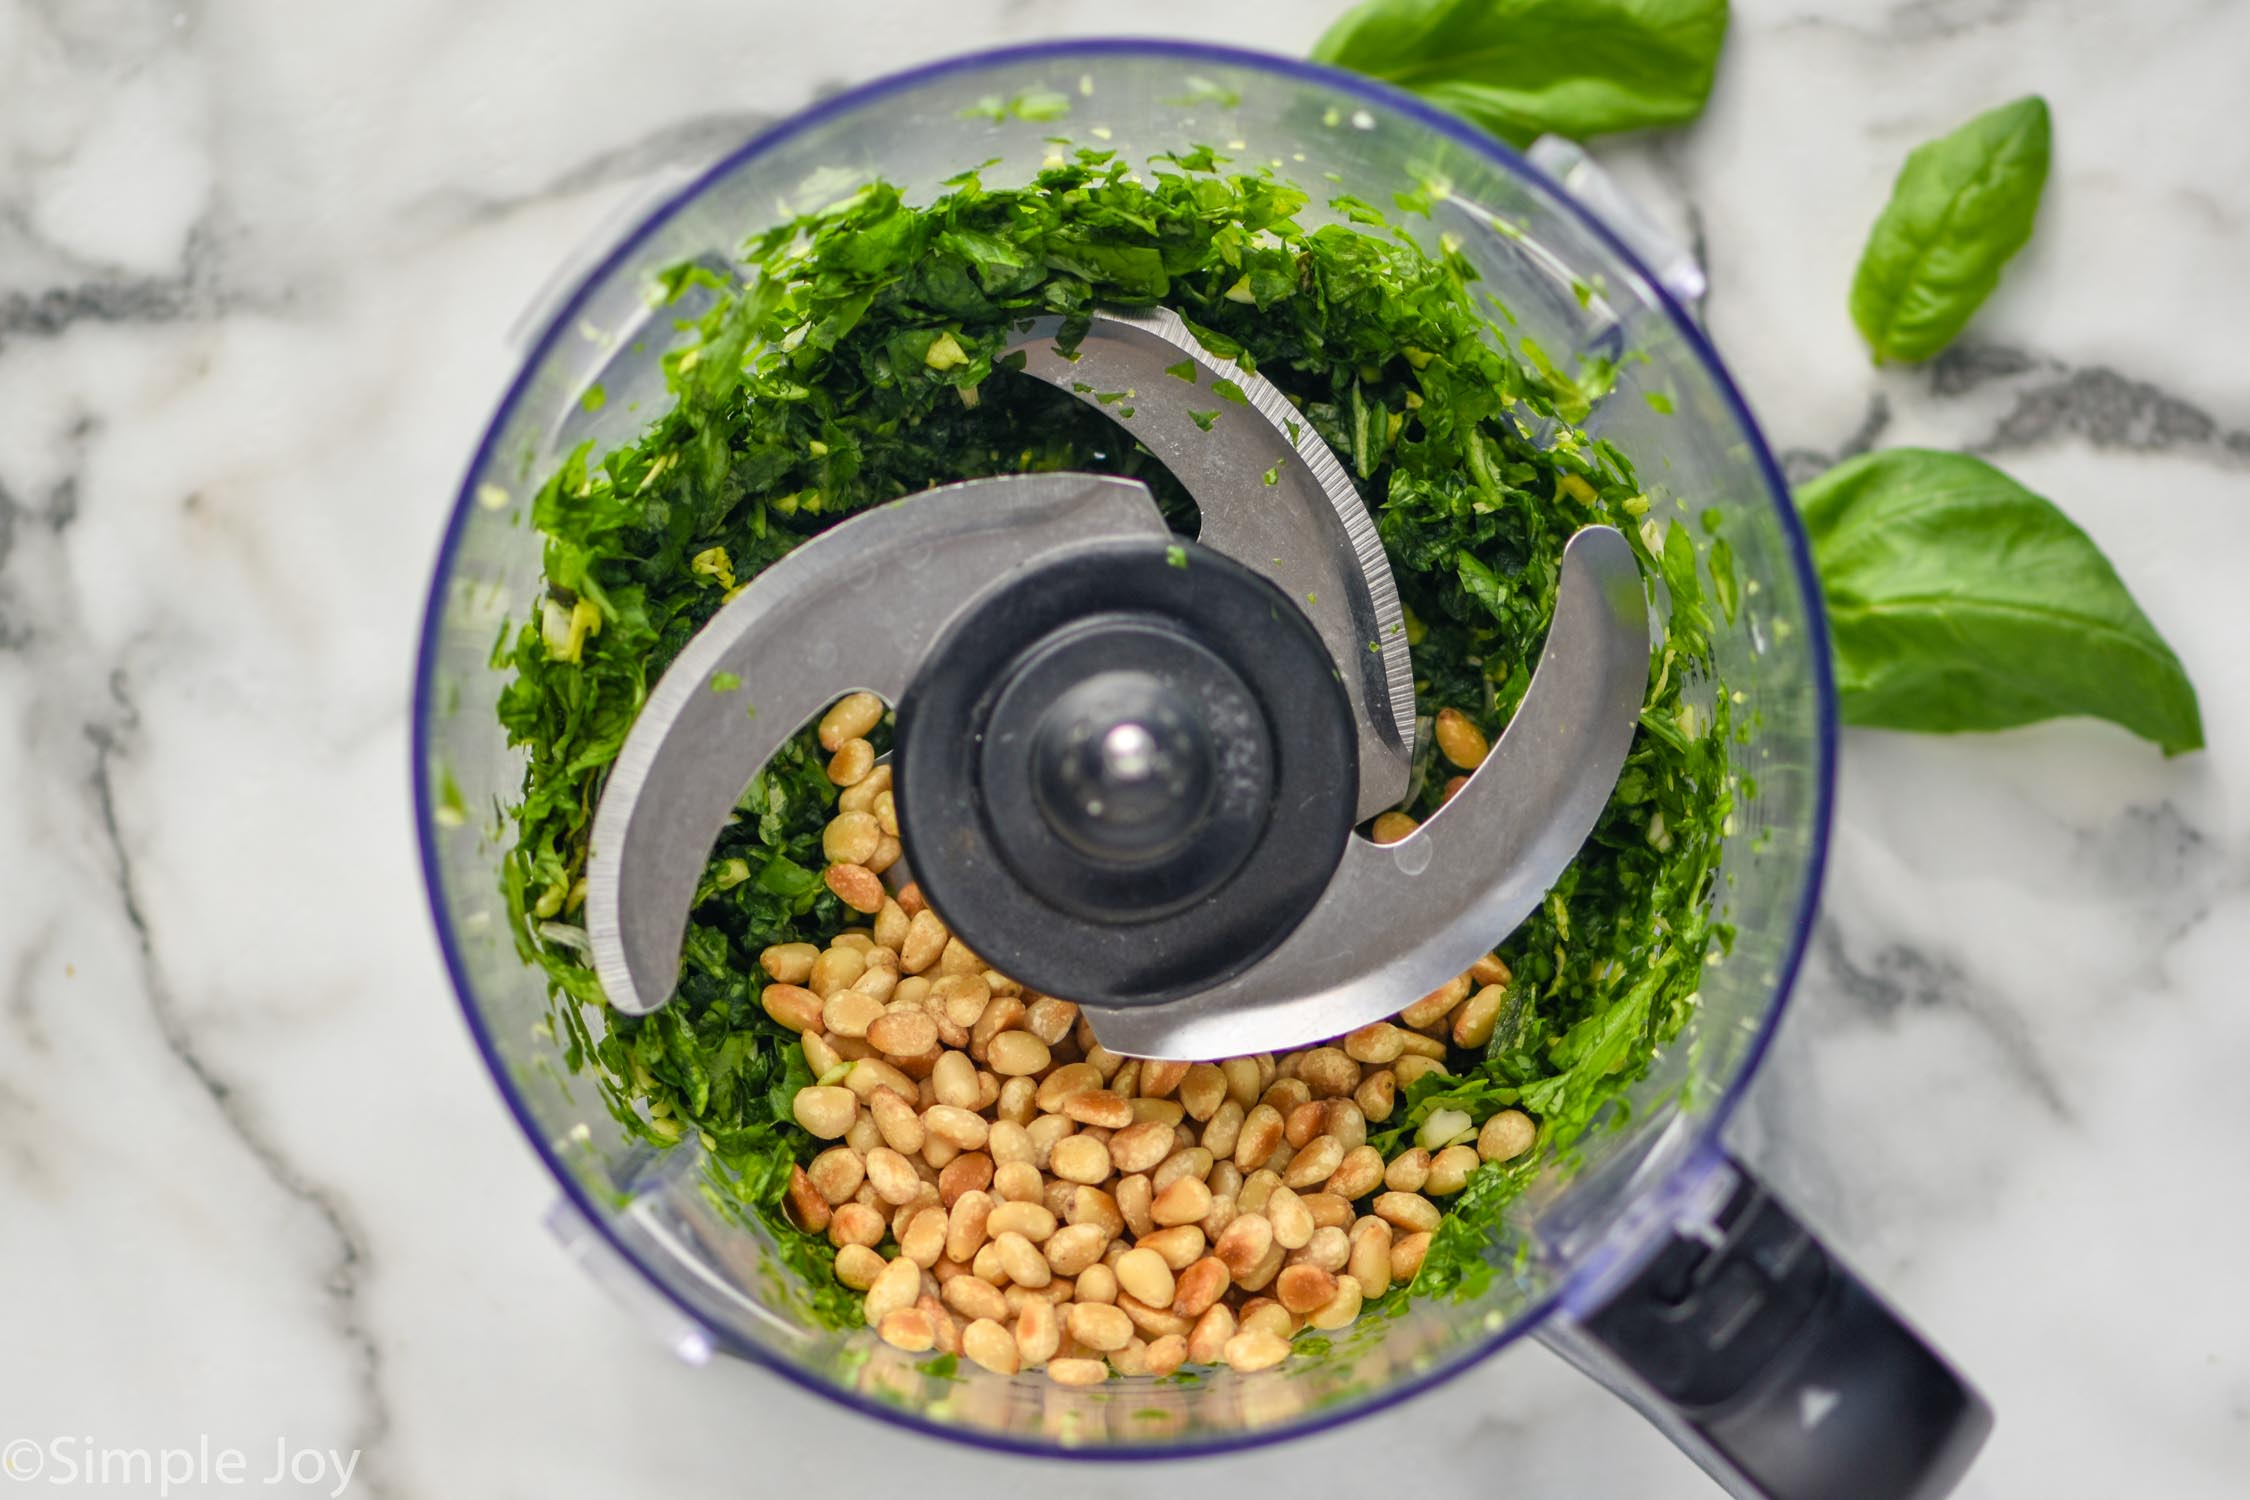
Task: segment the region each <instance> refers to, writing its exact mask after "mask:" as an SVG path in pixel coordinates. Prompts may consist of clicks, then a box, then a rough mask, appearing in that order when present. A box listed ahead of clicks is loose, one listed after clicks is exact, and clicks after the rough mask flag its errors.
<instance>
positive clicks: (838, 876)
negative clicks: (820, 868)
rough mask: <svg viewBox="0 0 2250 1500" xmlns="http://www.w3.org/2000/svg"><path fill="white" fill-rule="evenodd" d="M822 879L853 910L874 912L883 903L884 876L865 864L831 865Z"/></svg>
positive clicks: (837, 897) (822, 875) (838, 898)
mask: <svg viewBox="0 0 2250 1500" xmlns="http://www.w3.org/2000/svg"><path fill="white" fill-rule="evenodd" d="M821 879H822V880H825V881H826V882H827V883H828V889H830V890H831V891H834V892H835V893H836V899H837V900H839V901H841V902H843V903H844V904H845V905H846V906H848V907H850V908H851V909H852V910H853V911H865V912H872V911H876V910H878V909H880V908H881V906H882V904H883V877H882V876H880V875H877V874H876V873H875V872H874V871H873V870H870V869H868V868H867V866H865V865H830V866H829V867H828V868H827V870H825V871H824V872H822V874H821Z"/></svg>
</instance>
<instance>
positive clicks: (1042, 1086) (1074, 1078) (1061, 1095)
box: [1035, 1062, 1102, 1115]
mask: <svg viewBox="0 0 2250 1500" xmlns="http://www.w3.org/2000/svg"><path fill="white" fill-rule="evenodd" d="M1101 1086H1102V1074H1101V1069H1099V1068H1097V1067H1095V1066H1094V1065H1093V1064H1092V1063H1089V1062H1074V1063H1064V1064H1063V1065H1062V1066H1061V1067H1059V1068H1057V1069H1055V1070H1054V1071H1053V1072H1052V1073H1049V1074H1048V1075H1047V1076H1046V1077H1045V1078H1042V1079H1040V1080H1039V1092H1038V1094H1037V1095H1036V1096H1035V1097H1036V1098H1037V1099H1038V1101H1039V1107H1040V1108H1041V1109H1043V1110H1045V1111H1046V1112H1047V1113H1048V1114H1051V1115H1059V1114H1061V1113H1062V1112H1063V1106H1064V1105H1066V1104H1068V1103H1069V1102H1070V1100H1071V1099H1072V1098H1073V1097H1075V1096H1076V1095H1079V1094H1083V1093H1086V1092H1088V1091H1089V1090H1092V1089H1098V1088H1100V1087H1101Z"/></svg>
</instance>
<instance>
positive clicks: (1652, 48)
mask: <svg viewBox="0 0 2250 1500" xmlns="http://www.w3.org/2000/svg"><path fill="white" fill-rule="evenodd" d="M1726 34H1727V0H1366V3H1364V4H1362V5H1359V6H1358V7H1356V8H1354V9H1352V10H1350V11H1348V12H1346V13H1345V14H1344V16H1343V17H1342V18H1341V19H1339V20H1338V21H1337V22H1336V24H1335V25H1333V26H1331V27H1329V28H1328V30H1327V32H1326V33H1325V34H1323V35H1322V37H1321V38H1320V40H1319V41H1318V42H1316V43H1314V44H1313V52H1312V55H1313V60H1314V61H1315V62H1324V63H1333V64H1334V65H1336V66H1337V67H1340V68H1350V69H1352V70H1353V71H1355V72H1359V73H1366V74H1368V75H1370V76H1372V77H1375V78H1380V79H1382V80H1383V81H1385V82H1386V83H1395V84H1397V85H1398V86H1399V87H1400V88H1403V89H1408V90H1411V91H1412V92H1414V93H1417V94H1420V95H1421V96H1422V97H1423V98H1425V99H1427V100H1429V101H1430V102H1431V103H1432V104H1436V105H1439V106H1441V107H1443V108H1445V109H1450V110H1452V111H1453V112H1454V113H1455V114H1458V115H1464V116H1466V117H1468V118H1469V119H1471V120H1473V121H1475V122H1476V123H1477V124H1479V125H1481V126H1483V127H1484V128H1485V129H1487V130H1489V131H1491V132H1492V133H1493V134H1494V135H1497V136H1499V137H1500V138H1502V139H1503V140H1507V141H1513V142H1514V143H1515V144H1517V145H1519V146H1520V145H1523V144H1524V143H1525V142H1527V141H1529V140H1531V139H1532V138H1533V137H1534V136H1538V135H1541V134H1544V133H1547V132H1550V131H1551V132H1553V133H1554V134H1556V135H1567V136H1571V137H1573V138H1575V139H1578V140H1584V139H1586V138H1587V137H1589V136H1596V135H1602V134H1606V133H1608V132H1611V131H1618V130H1640V129H1644V128H1646V127H1648V126H1652V125H1677V124H1679V123H1681V122H1682V121H1686V120H1692V119H1694V118H1695V117H1696V116H1697V115H1699V114H1701V113H1702V112H1703V102H1704V100H1705V99H1706V98H1708V97H1709V96H1710V93H1711V75H1712V73H1713V71H1714V70H1715V69H1716V67H1717V66H1718V60H1719V46H1720V43H1722V42H1723V41H1725V39H1726Z"/></svg>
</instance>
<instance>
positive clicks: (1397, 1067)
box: [1391, 1054, 1449, 1089]
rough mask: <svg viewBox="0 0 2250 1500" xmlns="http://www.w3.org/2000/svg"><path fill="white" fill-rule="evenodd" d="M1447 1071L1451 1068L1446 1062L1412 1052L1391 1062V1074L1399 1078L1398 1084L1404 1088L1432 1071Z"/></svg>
mask: <svg viewBox="0 0 2250 1500" xmlns="http://www.w3.org/2000/svg"><path fill="white" fill-rule="evenodd" d="M1447 1071H1449V1070H1448V1069H1447V1068H1446V1066H1445V1064H1444V1063H1441V1062H1439V1061H1438V1060H1437V1059H1436V1058H1434V1057H1415V1056H1413V1055H1411V1054H1409V1055H1407V1056H1405V1057H1402V1058H1400V1059H1399V1060H1398V1061H1397V1062H1395V1063H1392V1064H1391V1075H1392V1076H1393V1077H1394V1078H1396V1079H1397V1080H1398V1086H1399V1087H1400V1088H1402V1089H1403V1088H1405V1087H1407V1086H1408V1085H1409V1084H1412V1083H1414V1082H1416V1081H1417V1080H1419V1079H1422V1078H1426V1077H1428V1076H1429V1075H1430V1074H1432V1073H1438V1074H1443V1073H1446V1072H1447Z"/></svg>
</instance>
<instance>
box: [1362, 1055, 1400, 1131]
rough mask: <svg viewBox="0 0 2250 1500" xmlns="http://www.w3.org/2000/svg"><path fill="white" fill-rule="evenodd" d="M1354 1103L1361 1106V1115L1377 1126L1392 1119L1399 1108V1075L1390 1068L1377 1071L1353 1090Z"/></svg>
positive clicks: (1363, 1079)
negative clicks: (1392, 1113) (1393, 1112)
mask: <svg viewBox="0 0 2250 1500" xmlns="http://www.w3.org/2000/svg"><path fill="white" fill-rule="evenodd" d="M1352 1102H1353V1103H1354V1104H1357V1105H1358V1106H1359V1112H1360V1114H1361V1115H1363V1116H1364V1117H1366V1118H1367V1119H1369V1120H1372V1121H1374V1122H1375V1123H1377V1124H1381V1123H1383V1122H1384V1121H1386V1120H1388V1119H1390V1117H1391V1111H1392V1110H1394V1109H1396V1108H1398V1078H1397V1075H1395V1074H1394V1073H1392V1072H1391V1070H1390V1069H1389V1068H1378V1069H1376V1070H1375V1071H1374V1072H1372V1073H1370V1074H1368V1075H1367V1076H1366V1077H1365V1078H1362V1079H1361V1080H1360V1081H1359V1087H1358V1088H1356V1089H1353V1090H1352Z"/></svg>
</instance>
